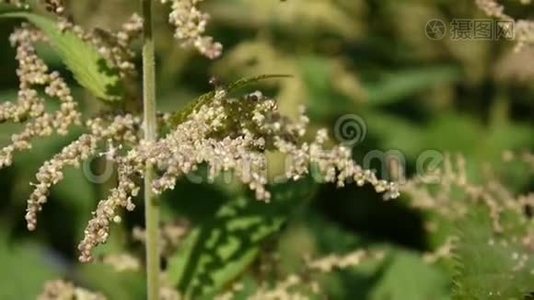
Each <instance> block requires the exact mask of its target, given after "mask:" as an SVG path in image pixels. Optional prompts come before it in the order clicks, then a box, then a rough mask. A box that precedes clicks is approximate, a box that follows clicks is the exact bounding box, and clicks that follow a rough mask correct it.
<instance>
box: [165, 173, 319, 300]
mask: <svg viewBox="0 0 534 300" xmlns="http://www.w3.org/2000/svg"><path fill="white" fill-rule="evenodd" d="M313 186H314V184H313V183H312V181H311V179H307V180H303V181H300V182H297V183H292V184H287V185H285V184H283V185H280V186H276V187H274V188H273V189H272V194H273V197H272V200H271V202H270V203H264V202H259V201H257V200H255V199H253V197H247V196H241V197H238V198H237V199H233V200H230V201H229V202H228V203H227V204H224V205H222V206H221V207H220V208H219V210H218V211H217V212H216V213H215V216H214V218H213V219H212V220H211V221H208V222H206V223H204V224H201V225H200V226H199V227H197V228H196V229H194V230H193V232H192V233H191V234H190V235H189V237H188V238H187V239H186V241H185V242H184V244H183V245H182V246H181V248H180V250H179V251H178V252H177V253H176V254H175V255H174V256H173V257H172V258H171V259H170V262H169V272H168V273H169V279H170V280H171V282H172V283H174V284H177V285H178V287H179V289H180V290H181V291H182V292H183V293H185V294H186V295H187V296H188V297H193V298H195V299H197V297H200V296H206V295H210V294H212V293H214V292H216V291H217V290H218V289H220V288H221V287H223V286H224V285H225V284H227V283H229V282H230V281H232V280H233V279H235V278H236V277H237V276H239V275H240V274H242V273H243V272H244V271H245V270H246V268H247V267H248V266H249V265H250V264H251V263H252V262H253V261H254V259H255V258H256V257H257V255H258V253H259V250H260V246H261V244H262V242H263V241H265V240H266V239H267V238H269V237H270V236H272V235H273V234H275V233H276V232H278V231H279V230H280V229H281V226H282V225H283V224H284V222H285V221H286V218H287V217H288V216H289V214H290V213H291V211H293V210H294V208H295V207H298V205H299V203H303V202H304V201H305V200H306V199H307V198H308V197H309V196H310V195H311V193H313V191H314V189H313Z"/></svg>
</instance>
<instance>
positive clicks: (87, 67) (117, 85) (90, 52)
mask: <svg viewBox="0 0 534 300" xmlns="http://www.w3.org/2000/svg"><path fill="white" fill-rule="evenodd" d="M0 18H23V19H26V20H28V21H29V22H31V23H32V24H33V25H35V26H37V27H38V28H39V29H40V30H42V31H43V32H44V33H45V34H46V35H47V36H48V38H49V39H50V43H51V45H52V47H53V48H54V49H55V50H56V52H57V54H58V55H59V56H60V57H61V59H62V61H63V63H65V65H66V66H67V67H68V68H69V70H70V71H71V72H72V73H73V74H74V77H75V78H76V80H77V81H78V83H79V84H80V85H81V86H83V87H85V88H86V89H88V90H89V91H90V92H91V93H92V94H93V95H94V96H95V97H97V98H98V99H101V100H104V101H107V102H114V101H119V100H121V98H122V93H123V88H122V83H121V81H120V78H119V74H118V72H117V70H115V69H112V68H110V67H109V66H108V65H107V64H106V62H105V60H104V58H103V57H102V56H101V55H100V54H99V53H98V51H97V49H95V48H94V47H93V46H92V45H90V44H88V43H87V42H84V41H83V40H82V39H80V38H79V37H78V36H76V35H75V34H74V33H72V32H70V31H66V32H61V30H60V29H59V28H58V25H57V23H56V22H54V21H53V20H51V19H49V18H46V17H43V16H40V15H37V14H34V13H32V12H29V11H21V10H20V9H17V8H11V9H8V8H5V6H4V7H2V8H0Z"/></svg>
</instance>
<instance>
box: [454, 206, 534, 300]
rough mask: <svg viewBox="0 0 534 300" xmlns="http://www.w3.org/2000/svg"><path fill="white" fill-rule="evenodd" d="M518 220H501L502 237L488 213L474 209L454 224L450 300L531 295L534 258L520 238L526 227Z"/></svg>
mask: <svg viewBox="0 0 534 300" xmlns="http://www.w3.org/2000/svg"><path fill="white" fill-rule="evenodd" d="M519 219H520V218H518V216H517V215H515V214H514V215H510V216H509V218H506V217H505V218H501V221H502V223H503V226H505V228H506V234H504V235H498V234H496V233H494V232H493V230H492V220H491V218H490V214H489V210H488V209H487V208H482V207H474V208H473V209H471V211H470V213H469V215H468V216H467V217H466V218H465V219H464V220H463V221H462V222H460V223H459V224H458V228H459V229H460V241H459V243H458V246H457V247H456V249H455V252H454V259H455V263H456V271H457V274H456V275H455V276H454V294H453V296H454V299H456V300H464V299H466V300H467V299H518V300H522V299H524V298H525V297H526V296H527V295H528V294H529V293H532V292H534V259H533V257H532V251H531V250H530V249H528V248H527V247H526V246H525V245H524V244H522V239H521V237H522V236H524V234H525V232H524V231H525V230H526V229H528V227H527V226H525V225H524V223H520V222H519ZM528 226H531V225H528ZM524 258H526V260H525V261H523V262H521V260H522V259H524Z"/></svg>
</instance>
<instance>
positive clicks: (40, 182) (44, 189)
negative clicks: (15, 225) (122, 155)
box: [26, 114, 140, 230]
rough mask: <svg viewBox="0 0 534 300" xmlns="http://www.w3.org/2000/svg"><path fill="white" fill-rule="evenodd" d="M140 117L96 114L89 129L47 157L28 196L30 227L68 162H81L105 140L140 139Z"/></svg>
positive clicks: (88, 123)
mask: <svg viewBox="0 0 534 300" xmlns="http://www.w3.org/2000/svg"><path fill="white" fill-rule="evenodd" d="M139 123H140V120H139V118H138V117H134V116H132V115H129V114H127V115H117V116H115V117H113V119H112V120H111V121H108V120H105V119H103V118H95V119H91V120H89V121H87V122H86V125H87V127H88V128H89V131H90V132H89V133H86V134H83V135H81V136H80V137H79V138H78V139H77V140H75V141H74V142H72V143H71V144H69V145H68V146H66V147H64V148H63V150H62V151H61V152H60V153H58V154H56V155H55V156H54V157H53V158H52V159H50V160H48V161H46V162H45V163H44V164H43V166H41V168H39V171H38V172H37V175H36V179H37V183H32V185H33V187H34V190H33V192H32V194H31V195H30V197H29V199H28V208H27V209H26V222H27V227H28V229H29V230H35V227H36V224H37V213H38V212H39V211H41V210H42V207H43V205H44V204H45V203H46V202H47V196H48V194H49V191H50V188H51V187H52V186H53V185H56V184H57V183H59V182H60V181H61V180H62V179H63V169H64V168H65V167H67V166H74V167H79V166H80V164H81V162H83V161H85V160H87V159H88V158H90V157H91V156H93V155H95V154H96V151H97V149H98V143H99V142H101V141H105V140H111V141H117V142H122V143H126V144H135V143H136V142H137V130H138V127H139Z"/></svg>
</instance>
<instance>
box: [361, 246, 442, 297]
mask: <svg viewBox="0 0 534 300" xmlns="http://www.w3.org/2000/svg"><path fill="white" fill-rule="evenodd" d="M448 290H449V279H448V278H447V277H446V276H445V275H444V274H442V273H441V272H440V271H439V270H437V269H435V268H433V267H432V266H429V265H427V264H425V263H424V262H423V261H422V259H421V258H420V256H418V255H417V254H415V253H412V252H408V251H403V250H399V251H395V252H394V254H393V256H392V257H391V261H390V264H389V265H388V267H387V269H386V270H385V271H384V274H383V276H382V278H381V280H380V281H379V282H378V283H377V285H376V287H375V288H374V289H373V291H372V292H371V294H370V298H369V299H372V300H386V299H387V300H397V299H398V300H406V299H410V300H429V299H432V300H440V299H449V295H448Z"/></svg>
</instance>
